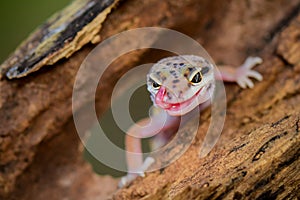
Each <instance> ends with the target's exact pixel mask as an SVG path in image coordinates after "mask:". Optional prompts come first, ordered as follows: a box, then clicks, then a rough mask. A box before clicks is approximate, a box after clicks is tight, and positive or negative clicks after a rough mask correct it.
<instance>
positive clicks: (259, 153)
mask: <svg viewBox="0 0 300 200" xmlns="http://www.w3.org/2000/svg"><path fill="white" fill-rule="evenodd" d="M286 134H288V132H287V131H285V132H283V133H281V134H279V135H275V136H274V137H272V138H271V139H269V140H268V141H267V142H266V143H265V144H264V145H263V146H262V147H260V148H259V150H258V151H257V152H256V153H255V155H254V156H253V158H252V162H255V161H258V160H259V159H260V158H261V156H262V155H263V154H264V153H265V152H266V150H267V149H268V148H269V147H270V145H271V144H272V143H273V142H275V140H278V139H280V138H281V137H282V136H284V135H286Z"/></svg>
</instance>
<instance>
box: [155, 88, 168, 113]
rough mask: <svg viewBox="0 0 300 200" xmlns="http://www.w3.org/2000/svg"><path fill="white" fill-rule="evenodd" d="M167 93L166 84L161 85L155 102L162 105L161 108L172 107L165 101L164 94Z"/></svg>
mask: <svg viewBox="0 0 300 200" xmlns="http://www.w3.org/2000/svg"><path fill="white" fill-rule="evenodd" d="M165 94H166V88H165V87H164V86H161V87H160V88H159V90H158V92H157V94H156V96H155V103H156V104H157V105H158V106H159V107H161V108H165V109H166V108H170V107H171V105H170V104H167V103H164V96H165Z"/></svg>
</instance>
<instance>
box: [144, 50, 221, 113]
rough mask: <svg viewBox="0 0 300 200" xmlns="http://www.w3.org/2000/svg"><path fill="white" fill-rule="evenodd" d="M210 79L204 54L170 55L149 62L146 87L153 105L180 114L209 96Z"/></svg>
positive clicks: (211, 90) (211, 73)
mask: <svg viewBox="0 0 300 200" xmlns="http://www.w3.org/2000/svg"><path fill="white" fill-rule="evenodd" d="M214 80H215V79H214V73H213V64H211V63H210V62H208V61H207V60H205V59H204V58H202V57H199V56H193V55H183V56H174V57H168V58H164V59H162V60H160V61H159V62H158V63H156V64H154V65H153V66H152V68H151V70H150V72H149V73H148V75H147V89H148V90H149V92H150V96H151V99H152V101H153V103H154V105H155V106H158V107H160V108H162V109H164V110H166V111H167V112H168V114H169V115H172V116H180V115H184V114H186V113H188V112H190V111H191V110H193V109H194V108H195V107H196V106H198V105H199V104H201V103H204V102H205V101H207V100H209V99H210V98H211V95H212V93H213V90H214V86H215V84H214Z"/></svg>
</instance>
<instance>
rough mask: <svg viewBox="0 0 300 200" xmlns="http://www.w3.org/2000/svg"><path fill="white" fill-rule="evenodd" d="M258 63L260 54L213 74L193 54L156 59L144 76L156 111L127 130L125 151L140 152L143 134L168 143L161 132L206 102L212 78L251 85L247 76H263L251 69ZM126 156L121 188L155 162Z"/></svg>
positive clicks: (211, 68) (174, 126) (209, 65)
mask: <svg viewBox="0 0 300 200" xmlns="http://www.w3.org/2000/svg"><path fill="white" fill-rule="evenodd" d="M261 62H262V59H261V58H259V57H249V58H247V59H246V61H245V62H244V64H243V65H241V66H240V67H238V68H235V67H231V66H224V67H220V68H219V72H220V73H215V70H216V69H215V66H214V65H213V64H212V63H210V62H209V61H208V60H207V59H205V58H203V57H199V56H195V55H182V56H173V57H168V58H164V59H162V60H160V61H158V62H157V63H156V64H154V65H153V66H152V68H151V69H150V71H149V73H148V75H147V89H148V91H149V92H150V97H151V100H152V102H153V105H154V106H155V107H156V108H158V110H159V112H157V113H156V114H155V115H154V116H152V119H153V120H152V121H151V119H150V118H146V119H142V120H140V121H139V122H138V123H137V124H135V125H133V126H132V127H131V128H130V129H129V130H128V132H127V135H126V137H125V144H126V150H127V152H133V153H142V150H141V138H143V137H150V136H154V135H156V136H155V137H154V146H155V147H156V148H157V147H159V146H162V145H164V144H165V143H167V142H168V139H169V138H170V136H169V135H167V134H165V135H164V133H166V132H168V133H170V131H171V132H172V131H173V132H176V130H177V128H178V126H179V123H180V118H181V116H184V115H186V114H187V113H189V112H191V111H192V110H193V109H195V108H196V107H197V106H202V107H203V105H207V103H208V102H209V101H210V99H211V97H212V95H213V91H214V87H215V80H222V81H227V82H236V83H237V84H238V85H239V86H240V87H242V88H246V87H249V88H252V87H253V86H254V84H253V82H252V80H251V79H250V78H254V79H256V80H259V81H261V80H262V75H261V74H259V73H258V72H257V71H254V70H252V68H253V67H254V66H255V65H257V64H260V63H261ZM166 115H167V118H165V116H166ZM155 144H157V145H155ZM126 158H127V165H128V174H127V175H126V176H125V177H123V178H122V179H121V181H120V184H119V186H121V187H122V186H124V185H126V184H128V183H130V182H131V181H133V180H134V179H135V178H136V177H137V176H144V171H145V170H146V169H147V167H149V166H150V165H151V164H152V163H153V162H154V159H153V158H146V159H145V161H143V158H142V155H141V154H140V155H134V156H133V155H132V154H129V153H127V155H126Z"/></svg>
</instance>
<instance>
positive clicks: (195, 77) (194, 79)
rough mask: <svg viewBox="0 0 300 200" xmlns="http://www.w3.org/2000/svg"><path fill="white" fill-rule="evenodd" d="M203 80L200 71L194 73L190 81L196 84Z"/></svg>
mask: <svg viewBox="0 0 300 200" xmlns="http://www.w3.org/2000/svg"><path fill="white" fill-rule="evenodd" d="M201 81H202V74H201V73H200V72H195V73H192V76H191V79H190V82H191V83H192V84H193V85H196V84H198V83H200V82H201Z"/></svg>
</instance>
